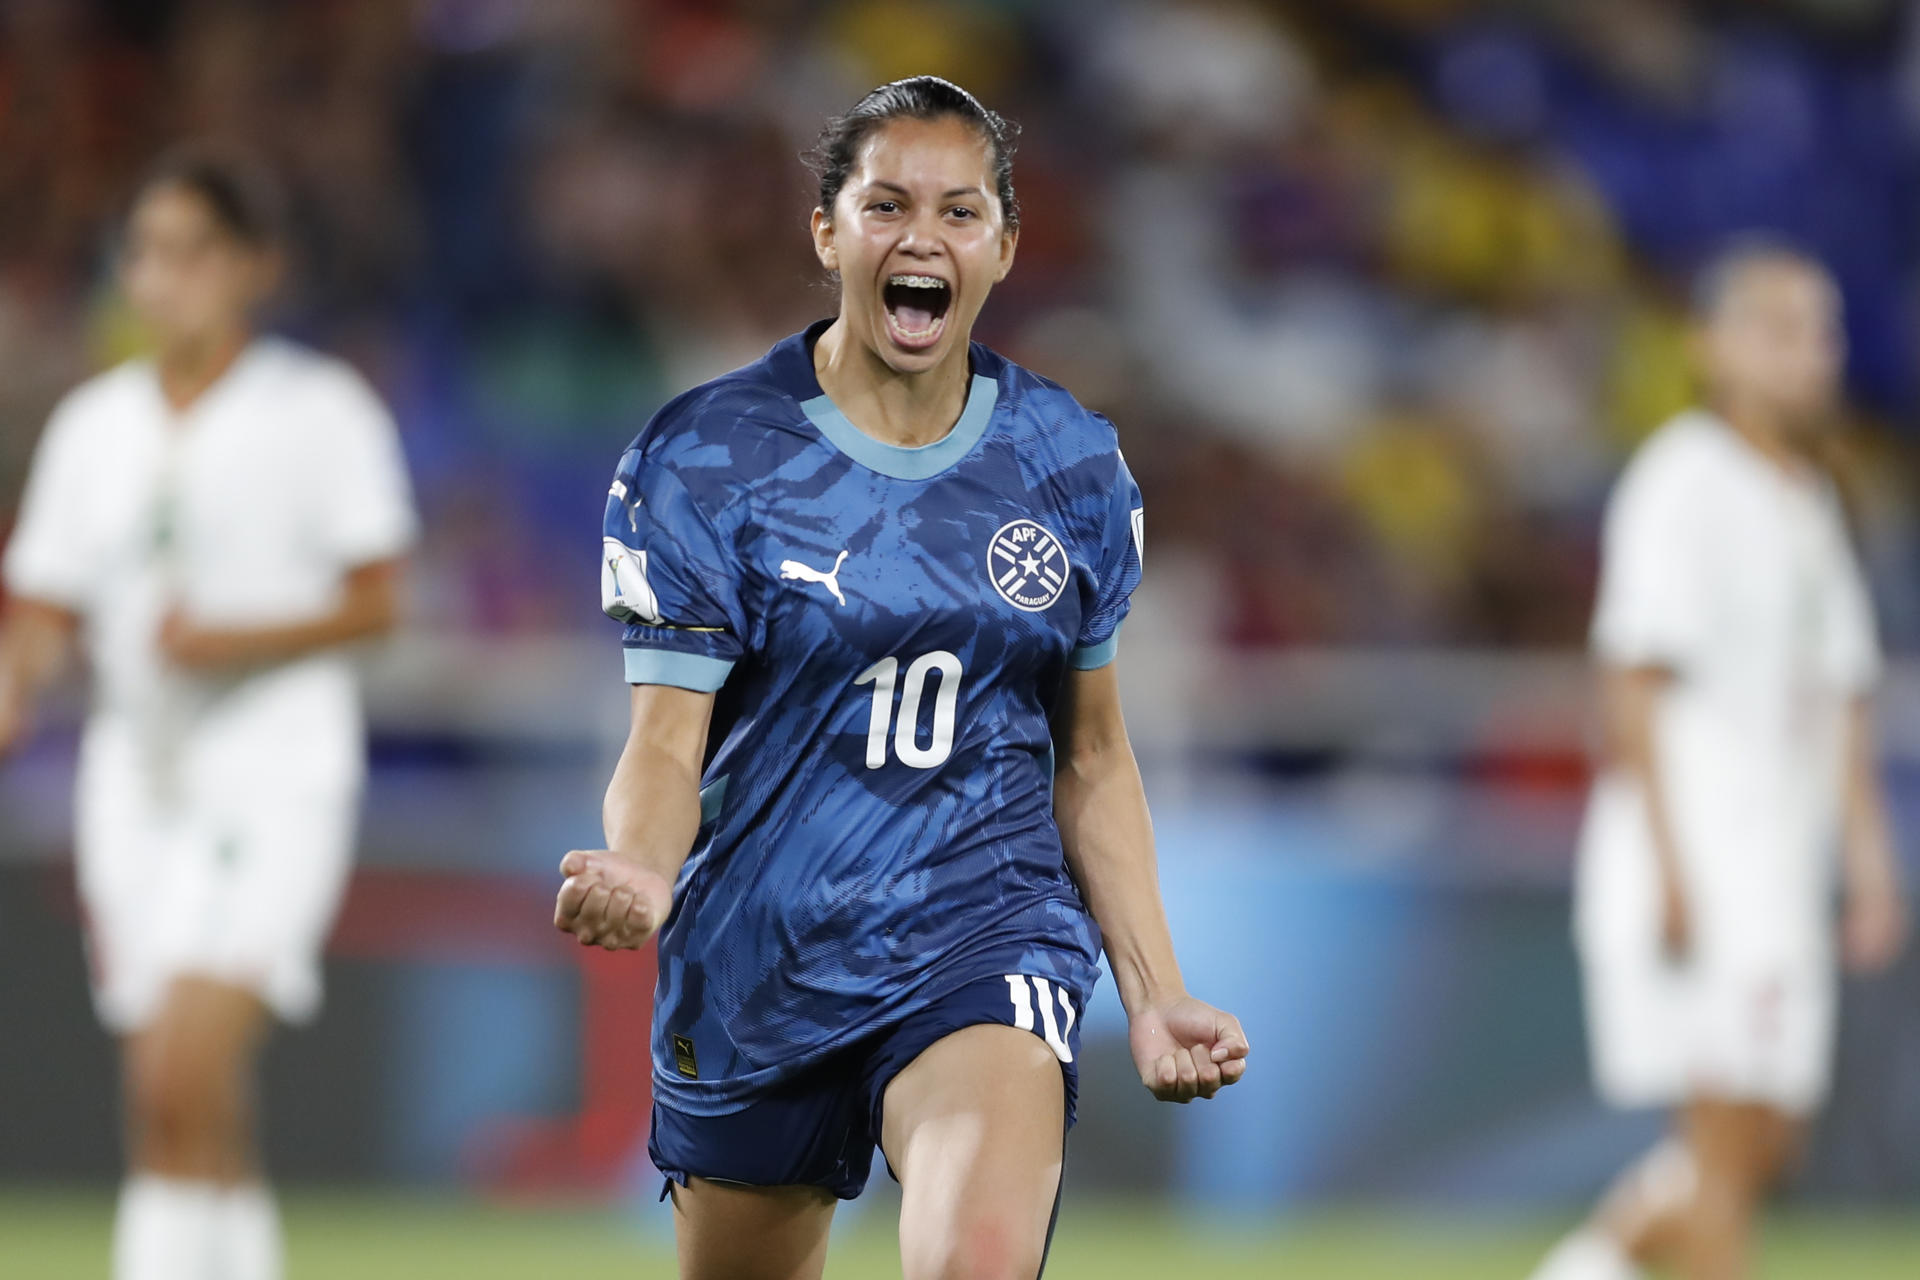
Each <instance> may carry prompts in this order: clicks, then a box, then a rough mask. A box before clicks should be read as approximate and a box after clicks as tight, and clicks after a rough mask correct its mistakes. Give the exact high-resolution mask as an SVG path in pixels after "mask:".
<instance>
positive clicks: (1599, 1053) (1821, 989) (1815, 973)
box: [1581, 941, 1838, 1116]
mask: <svg viewBox="0 0 1920 1280" xmlns="http://www.w3.org/2000/svg"><path fill="white" fill-rule="evenodd" d="M1581 968H1582V974H1583V977H1584V979H1585V988H1586V1010H1587V1039H1588V1045H1589V1048H1590V1050H1591V1052H1592V1057H1593V1073H1594V1082H1595V1085H1596V1086H1597V1088H1598V1090H1599V1093H1600V1096H1601V1098H1602V1099H1603V1100H1604V1101H1606V1102H1608V1103H1609V1104H1611V1105H1613V1106H1617V1107H1672V1106H1676V1105H1678V1104H1680V1103H1682V1102H1685V1101H1687V1100H1688V1099H1691V1098H1702V1097H1706V1098H1715V1099H1719V1100H1723V1101H1727V1102H1753V1103H1761V1104H1764V1105H1767V1106H1771V1107H1774V1108H1776V1109H1778V1110H1780V1111H1783V1112H1785V1113H1787V1114H1789V1115H1794V1116H1805V1115H1809V1114H1811V1113H1812V1112H1814V1111H1817V1110H1818V1109H1819V1108H1820V1105H1821V1103H1822V1102H1823V1101H1824V1100H1825V1098H1826V1095H1827V1086H1828V1081H1829V1077H1830V1075H1831V1071H1832V1061H1833V1045H1834V1021H1835V1004H1836V1001H1837V993H1836V991H1835V987H1836V985H1837V982H1838V976H1837V974H1836V971H1835V968H1834V966H1833V965H1832V964H1831V963H1826V962H1822V961H1821V960H1819V959H1818V958H1816V957H1808V958H1806V959H1804V960H1795V961H1791V962H1789V961H1784V960H1774V961H1768V962H1761V961H1758V960H1755V961H1747V962H1738V963H1736V962H1729V961H1719V962H1716V961H1715V960H1714V958H1712V957H1701V958H1700V959H1698V960H1696V961H1695V962H1692V963H1689V964H1687V965H1684V966H1675V965H1672V964H1669V963H1668V962H1667V961H1666V960H1665V959H1664V958H1663V957H1662V956H1661V955H1660V954H1659V953H1658V952H1657V950H1655V949H1654V948H1652V947H1648V946H1632V945H1627V944H1625V943H1624V941H1621V942H1616V943H1612V944H1599V945H1596V944H1591V943H1589V944H1588V945H1586V946H1583V947H1582V955H1581Z"/></svg>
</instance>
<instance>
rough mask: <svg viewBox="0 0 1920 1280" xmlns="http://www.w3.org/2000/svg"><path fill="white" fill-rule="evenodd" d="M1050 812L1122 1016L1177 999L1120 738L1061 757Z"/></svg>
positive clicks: (1143, 819)
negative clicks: (1103, 949) (1090, 918)
mask: <svg viewBox="0 0 1920 1280" xmlns="http://www.w3.org/2000/svg"><path fill="white" fill-rule="evenodd" d="M1053 809H1054V819H1055V821H1056V822H1057V823H1058V825H1059V827H1060V841H1061V844H1062V846H1063V847H1064V849H1065V851H1066V856H1067V867H1068V869H1069V870H1070V871H1072V873H1073V878H1074V880H1075V882H1076V883H1078V884H1079V886H1080V893H1081V895H1082V896H1083V897H1084V898H1085V899H1086V903H1087V910H1088V911H1090V912H1091V913H1092V915H1093V918H1094V921H1095V922H1096V923H1097V924H1099V926H1100V933H1101V937H1102V938H1103V939H1104V942H1105V945H1106V952H1107V961H1108V965H1109V967H1110V968H1111V969H1112V971H1113V980H1114V985H1115V986H1116V987H1117V988H1118V989H1119V992H1120V1002H1121V1004H1122V1005H1124V1006H1125V1008H1126V1010H1127V1012H1128V1014H1129V1015H1131V1014H1133V1013H1135V1012H1136V1011H1138V1010H1140V1009H1143V1008H1150V1007H1152V1006H1155V1005H1159V1004H1163V1003H1165V1002H1166V1001H1167V1000H1170V999H1173V998H1175V997H1177V996H1180V995H1184V994H1185V992H1186V985H1185V983H1184V982H1183V981H1182V979H1181V976H1180V965H1179V962H1178V961H1177V960H1176V959H1175V957H1174V952H1173V936H1172V934H1171V932H1170V931H1169V930H1168V928H1167V913H1166V907H1165V906H1164V904H1163V903H1162V901H1161V898H1160V872H1159V866H1158V861H1157V859H1156V857H1155V855H1154V848H1153V821H1152V819H1151V818H1150V817H1149V816H1148V813H1147V797H1146V791H1145V789H1144V788H1143V787H1142V786H1141V783H1140V768H1139V765H1138V764H1137V763H1136V762H1135V760H1134V757H1133V748H1132V747H1131V746H1130V745H1129V744H1128V742H1127V740H1126V737H1125V735H1124V734H1120V735H1118V736H1117V737H1116V738H1113V739H1109V740H1107V741H1103V742H1099V743H1083V744H1081V745H1079V746H1077V747H1076V748H1075V749H1074V750H1073V751H1071V752H1069V753H1068V754H1067V755H1066V756H1065V757H1063V759H1062V761H1061V764H1060V769H1059V772H1058V773H1057V774H1056V775H1055V777H1054V805H1053Z"/></svg>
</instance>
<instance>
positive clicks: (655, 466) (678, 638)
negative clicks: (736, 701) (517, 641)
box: [600, 448, 746, 693]
mask: <svg viewBox="0 0 1920 1280" xmlns="http://www.w3.org/2000/svg"><path fill="white" fill-rule="evenodd" d="M601 550H602V556H601V564H600V607H601V610H602V611H603V612H604V613H606V615H607V616H608V617H610V618H612V619H613V620H614V621H616V622H624V623H626V624H627V630H626V636H625V638H624V640H623V645H624V648H625V651H626V673H627V683H629V684H664V685H673V686H675V687H677V688H681V689H692V690H695V691H698V692H701V693H711V692H713V691H714V690H716V689H718V688H719V687H720V686H721V685H722V684H724V683H726V679H727V675H728V673H729V672H731V671H732V670H733V664H734V663H735V662H737V661H739V659H740V656H741V653H742V651H743V647H742V641H741V637H742V636H743V635H745V634H746V615H745V612H744V610H743V609H742V607H741V603H740V599H741V592H740V566H739V561H738V557H736V556H735V555H733V554H732V553H731V552H730V551H729V550H728V549H727V543H726V540H725V539H723V538H722V536H721V535H720V534H719V533H718V532H717V530H716V528H715V524H714V518H713V516H712V514H710V513H709V512H707V511H706V510H703V509H702V507H701V506H700V504H699V503H698V502H696V501H695V499H694V497H693V495H692V494H691V493H689V492H688V490H687V487H686V485H685V484H683V483H682V482H681V480H680V478H679V477H678V476H677V475H675V474H674V471H673V468H672V466H671V465H670V464H669V463H667V462H665V461H662V460H659V459H650V458H648V457H646V456H645V455H644V453H643V452H642V451H641V450H640V449H637V448H636V449H629V450H628V451H627V452H626V454H625V455H624V456H623V457H622V458H621V459H620V467H619V469H618V470H617V471H616V472H615V473H614V477H613V486H612V488H611V489H610V490H609V491H608V493H607V515H606V521H605V524H604V525H603V527H602V529H601Z"/></svg>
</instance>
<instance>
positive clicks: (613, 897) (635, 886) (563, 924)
mask: <svg viewBox="0 0 1920 1280" xmlns="http://www.w3.org/2000/svg"><path fill="white" fill-rule="evenodd" d="M560 874H561V875H563V876H565V877H566V882H565V883H564V884H562V885H561V886H560V896H559V897H558V898H557V899H556V900H555V901H554V904H553V925H554V928H556V929H558V930H560V932H562V933H570V934H572V935H573V936H574V937H576V938H578V939H579V940H580V945H581V946H583V947H592V946H600V947H605V948H606V949H607V950H608V951H625V950H631V949H633V948H635V947H642V946H645V945H646V943H647V939H649V938H651V937H653V935H654V934H655V933H657V932H658V931H659V929H660V926H661V925H663V924H665V923H666V921H667V913H668V912H669V911H671V910H672V909H673V886H672V885H670V884H668V883H667V882H666V880H664V879H663V878H661V876H660V875H659V874H658V873H657V872H653V871H649V870H647V869H646V868H645V867H642V866H638V865H636V864H635V863H632V862H629V861H628V860H627V859H625V858H623V857H621V856H620V855H619V854H617V853H614V852H612V851H611V850H608V849H575V850H574V851H573V852H572V853H569V854H568V855H567V856H566V857H564V858H562V859H561V860H560Z"/></svg>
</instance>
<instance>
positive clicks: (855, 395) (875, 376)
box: [813, 320, 968, 449]
mask: <svg viewBox="0 0 1920 1280" xmlns="http://www.w3.org/2000/svg"><path fill="white" fill-rule="evenodd" d="M967 359H968V357H967V344H966V343H964V342H956V343H954V345H953V350H952V352H951V353H950V354H949V355H948V356H947V358H946V359H944V360H942V361H941V362H940V363H939V364H937V365H935V366H934V367H933V368H931V369H929V370H927V371H926V372H925V373H900V372H898V371H896V370H894V369H892V368H890V367H889V366H888V365H887V363H886V361H884V360H882V359H880V357H879V356H878V355H876V354H874V353H873V352H872V351H871V350H869V349H868V348H867V347H866V346H864V345H863V344H861V343H858V342H854V341H850V340H849V339H848V337H847V331H846V329H845V328H844V327H843V325H842V323H841V322H840V321H838V320H836V321H834V323H833V324H832V325H830V326H829V327H828V328H827V331H826V332H825V333H823V334H821V335H820V337H819V340H818V341H817V342H815V343H814V348H813V373H814V377H815V378H816V379H817V380H818V381H819V383H820V389H821V390H822V391H824V392H826V393H827V398H828V399H830V400H832V401H833V404H834V407H835V408H837V409H839V410H840V412H841V413H843V414H845V415H846V418H847V421H849V422H851V423H852V424H853V425H854V426H855V427H858V428H859V429H860V430H861V431H862V432H863V433H865V434H866V435H870V436H872V437H873V438H874V439H876V440H878V441H880V442H881V443H882V444H890V445H897V446H898V447H900V448H903V449H917V448H920V447H921V446H923V445H929V444H933V443H935V442H936V441H938V440H941V439H943V438H945V436H946V435H947V433H948V432H950V431H952V430H953V426H954V424H955V423H956V422H958V421H959V420H960V414H961V413H962V411H964V410H965V409H966V407H967V383H968V378H967Z"/></svg>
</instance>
